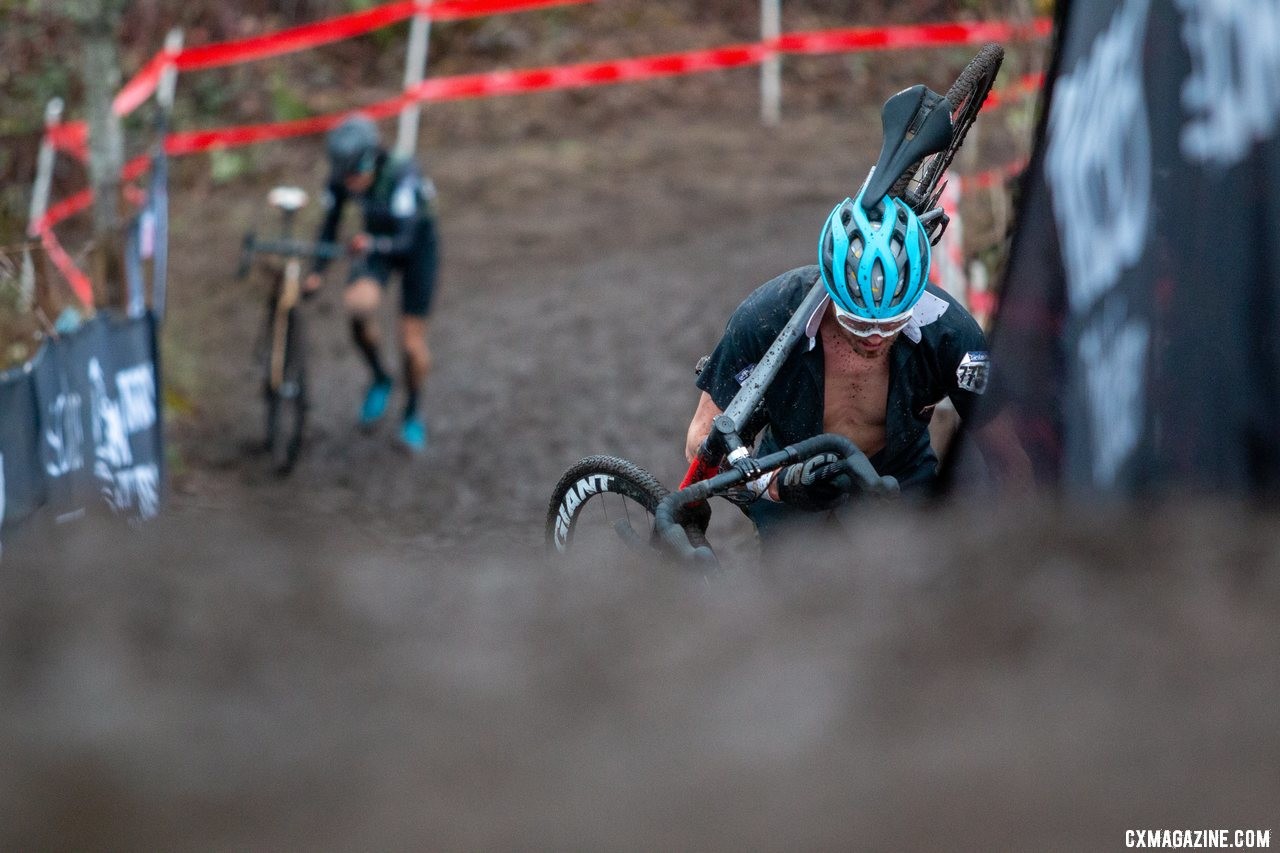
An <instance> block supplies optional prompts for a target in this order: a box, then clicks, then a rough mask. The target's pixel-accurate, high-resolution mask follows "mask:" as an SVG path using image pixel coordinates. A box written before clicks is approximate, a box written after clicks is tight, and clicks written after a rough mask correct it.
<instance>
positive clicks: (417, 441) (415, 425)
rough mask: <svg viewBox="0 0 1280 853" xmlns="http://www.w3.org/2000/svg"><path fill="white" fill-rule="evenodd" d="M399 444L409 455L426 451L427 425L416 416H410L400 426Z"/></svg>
mask: <svg viewBox="0 0 1280 853" xmlns="http://www.w3.org/2000/svg"><path fill="white" fill-rule="evenodd" d="M400 443H401V444H403V445H404V446H405V448H406V449H407V450H409V451H410V452H411V453H415V454H416V453H421V452H422V451H424V450H426V449H427V425H426V423H424V422H423V420H422V418H421V417H419V416H418V415H410V416H409V417H407V418H405V419H404V423H402V424H401V425H400Z"/></svg>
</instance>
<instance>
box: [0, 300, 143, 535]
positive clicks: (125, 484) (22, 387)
mask: <svg viewBox="0 0 1280 853" xmlns="http://www.w3.org/2000/svg"><path fill="white" fill-rule="evenodd" d="M155 328H156V327H155V322H154V320H153V319H152V317H151V315H150V314H146V315H143V316H141V317H135V318H129V319H123V318H120V319H117V318H112V317H108V316H107V315H105V314H100V315H98V316H97V317H95V318H94V319H93V320H91V321H89V322H88V323H85V324H84V325H83V326H81V327H80V328H79V329H78V330H76V331H75V332H74V333H72V334H70V335H64V336H62V337H60V338H59V339H57V340H54V341H50V342H47V343H46V344H45V345H44V347H42V348H41V350H40V352H39V353H38V354H37V356H36V357H35V358H34V359H32V360H31V361H30V362H28V363H27V364H26V365H24V366H22V367H20V368H17V369H14V370H10V371H8V372H5V373H2V374H0V518H3V530H4V531H5V532H6V533H7V532H9V531H11V529H12V528H13V526H15V525H16V524H18V523H20V522H24V521H26V520H29V519H31V518H32V517H33V516H37V515H40V516H44V517H45V518H47V519H49V520H50V521H54V522H56V521H59V520H64V519H68V518H74V517H78V516H80V515H82V514H84V513H85V512H86V511H92V510H94V509H97V508H108V509H110V510H112V511H114V512H115V513H116V514H118V515H122V516H125V517H128V518H150V517H152V516H154V515H155V514H156V513H157V512H158V511H159V508H160V500H161V494H162V487H161V484H162V482H163V460H164V451H163V440H162V437H161V424H160V413H161V406H160V400H159V389H160V381H159V374H158V370H157V366H156V365H157V361H156V335H155Z"/></svg>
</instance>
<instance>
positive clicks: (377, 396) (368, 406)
mask: <svg viewBox="0 0 1280 853" xmlns="http://www.w3.org/2000/svg"><path fill="white" fill-rule="evenodd" d="M390 399H391V380H390V379H382V380H379V381H376V382H374V383H373V384H372V385H370V386H369V391H368V392H367V393H366V394H365V395H364V403H363V404H362V405H361V406H360V426H364V427H368V426H373V425H374V424H375V423H377V422H378V419H379V418H381V417H382V416H383V414H385V413H386V411H387V402H388V401H389V400H390Z"/></svg>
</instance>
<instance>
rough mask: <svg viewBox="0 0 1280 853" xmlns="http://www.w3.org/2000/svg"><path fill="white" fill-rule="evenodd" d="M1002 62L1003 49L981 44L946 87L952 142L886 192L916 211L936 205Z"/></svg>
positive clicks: (914, 168)
mask: <svg viewBox="0 0 1280 853" xmlns="http://www.w3.org/2000/svg"><path fill="white" fill-rule="evenodd" d="M1003 61H1004V48H1003V47H1001V46H1000V45H998V44H995V43H992V44H987V45H984V46H983V47H982V49H981V50H979V51H978V54H977V56H975V57H974V58H973V59H971V60H970V61H969V64H968V65H966V66H965V68H964V70H963V71H961V72H960V76H959V77H957V78H956V81H955V83H953V84H951V88H950V89H948V90H947V100H948V101H950V102H951V107H952V113H951V123H952V132H951V144H950V145H948V146H947V147H946V148H945V149H943V150H942V151H941V152H939V153H937V154H934V155H932V156H930V157H926V158H924V159H923V160H921V161H920V162H919V163H918V164H916V165H915V166H914V167H912V168H911V169H908V170H907V171H906V172H905V173H903V175H902V177H900V178H898V180H897V181H895V182H894V185H893V187H892V188H891V189H890V190H889V195H892V196H898V197H901V198H903V199H905V200H906V202H907V203H908V204H909V205H911V208H912V209H913V210H915V212H916V213H918V214H922V213H924V212H925V211H927V210H929V209H931V208H933V207H936V206H937V201H938V195H939V194H940V193H941V190H940V188H939V187H938V183H939V182H940V180H941V179H942V176H943V175H944V174H945V173H946V171H947V169H948V168H949V167H950V166H951V161H952V160H953V159H955V156H956V152H957V151H959V150H960V146H961V145H963V144H964V139H965V136H966V135H967V134H968V133H969V128H970V127H972V126H973V122H974V120H975V119H976V118H977V117H978V112H979V111H980V110H981V109H982V105H983V103H984V102H985V101H986V100H987V95H988V94H990V92H991V86H992V84H994V83H995V80H996V75H997V74H998V73H999V72H1000V64H1001V63H1002V62H1003Z"/></svg>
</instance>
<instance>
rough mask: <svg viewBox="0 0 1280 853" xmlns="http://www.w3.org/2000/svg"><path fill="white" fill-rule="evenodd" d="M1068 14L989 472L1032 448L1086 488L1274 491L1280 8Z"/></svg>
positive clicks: (1092, 6) (1048, 465)
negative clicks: (1002, 438)
mask: <svg viewBox="0 0 1280 853" xmlns="http://www.w3.org/2000/svg"><path fill="white" fill-rule="evenodd" d="M1058 24H1059V31H1058V46H1057V54H1056V56H1055V60H1054V68H1053V69H1052V72H1051V75H1050V79H1049V83H1048V85H1049V87H1050V88H1049V100H1048V109H1047V112H1046V115H1045V118H1044V119H1043V120H1042V122H1041V127H1040V134H1039V137H1038V140H1037V146H1036V151H1035V154H1034V156H1033V158H1032V163H1031V167H1030V170H1029V173H1028V176H1027V178H1026V181H1025V182H1024V187H1023V190H1024V193H1023V200H1022V209H1021V218H1020V221H1019V225H1018V231H1017V233H1016V234H1015V237H1014V243H1013V250H1012V256H1011V258H1010V263H1009V267H1008V270H1007V275H1006V279H1005V287H1004V291H1003V294H1002V299H1001V307H1000V314H999V316H998V318H997V320H996V326H995V329H994V332H993V336H992V339H993V344H992V359H991V360H992V374H991V381H990V384H989V390H988V392H987V395H986V397H985V398H984V400H983V409H984V411H983V414H984V415H986V416H988V417H996V418H997V423H998V424H1002V425H1003V428H1004V433H1005V435H1006V437H1007V438H1008V441H1007V445H1009V446H1006V447H1004V448H1003V450H1004V452H1003V453H998V454H992V453H987V454H985V457H986V460H987V464H988V465H991V466H993V467H994V469H995V470H994V473H995V474H997V475H1001V476H1003V475H1011V474H1012V473H1013V468H1014V467H1015V465H1014V464H1011V463H1010V462H1009V460H1016V461H1017V462H1025V461H1026V458H1027V457H1029V458H1030V462H1031V467H1032V469H1033V470H1034V471H1035V474H1036V477H1037V479H1038V480H1039V482H1040V484H1041V485H1050V486H1054V487H1058V488H1060V489H1061V490H1062V491H1064V492H1065V493H1066V494H1068V495H1075V496H1079V497H1088V496H1096V495H1115V496H1134V495H1139V494H1160V493H1168V492H1171V491H1175V490H1180V491H1187V490H1197V489H1208V490H1213V491H1226V492H1232V493H1237V494H1275V493H1276V492H1277V491H1280V441H1278V438H1280V140H1278V138H1277V124H1278V123H1280V3H1276V2H1275V0H1227V1H1226V2H1218V3H1204V2H1199V0H1122V2H1116V0H1072V2H1071V3H1069V4H1065V5H1064V7H1062V8H1061V9H1060V11H1059V16H1058ZM986 432H987V430H986V429H985V428H984V430H982V431H981V432H976V433H975V434H976V435H979V436H980V437H982V439H983V441H984V442H985V440H986V435H985V434H986ZM966 438H969V436H967V437H966ZM979 443H982V442H973V441H966V442H965V445H964V450H963V451H962V452H961V453H960V454H959V458H960V460H961V461H960V464H959V465H958V466H957V467H956V469H955V470H954V471H952V472H951V473H952V474H953V475H954V477H955V479H956V480H958V481H959V484H960V485H961V486H964V485H965V484H966V483H967V482H972V481H973V479H974V476H975V472H976V471H978V470H980V469H979V468H978V466H977V464H976V460H977V459H978V457H977V456H976V455H975V454H974V453H973V447H974V445H975V444H979ZM1023 452H1025V456H1024V455H1022V453H1023Z"/></svg>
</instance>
